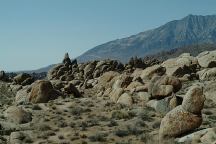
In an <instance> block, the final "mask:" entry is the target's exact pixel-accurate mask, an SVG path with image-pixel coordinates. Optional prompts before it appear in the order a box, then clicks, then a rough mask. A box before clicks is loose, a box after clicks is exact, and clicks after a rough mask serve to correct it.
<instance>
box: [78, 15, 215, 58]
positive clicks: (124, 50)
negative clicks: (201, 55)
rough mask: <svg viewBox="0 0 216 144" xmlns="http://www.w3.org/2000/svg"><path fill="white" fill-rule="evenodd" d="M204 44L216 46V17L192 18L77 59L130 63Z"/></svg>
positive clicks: (113, 44)
mask: <svg viewBox="0 0 216 144" xmlns="http://www.w3.org/2000/svg"><path fill="white" fill-rule="evenodd" d="M202 43H216V15H208V16H196V15H189V16H187V17H185V18H183V19H181V20H174V21H171V22H168V23H166V24H165V25H162V26H160V27H158V28H156V29H152V30H149V31H145V32H141V33H139V34H137V35H133V36H130V37H127V38H123V39H117V40H114V41H110V42H108V43H105V44H102V45H99V46H96V47H95V48H93V49H90V50H89V51H87V52H85V53H84V54H83V55H81V56H79V57H78V58H77V59H78V61H79V62H85V61H90V60H95V59H107V58H110V59H117V60H120V61H122V62H127V61H128V60H129V59H130V57H132V56H138V57H144V56H146V55H150V54H155V53H158V52H160V51H169V50H172V49H175V48H179V47H184V46H188V45H193V44H202Z"/></svg>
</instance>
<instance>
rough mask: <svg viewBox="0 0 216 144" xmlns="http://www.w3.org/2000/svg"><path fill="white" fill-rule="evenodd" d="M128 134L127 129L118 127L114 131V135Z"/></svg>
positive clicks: (122, 135)
mask: <svg viewBox="0 0 216 144" xmlns="http://www.w3.org/2000/svg"><path fill="white" fill-rule="evenodd" d="M129 134H130V133H129V132H128V131H127V130H121V129H118V130H116V131H115V135H116V136H118V137H125V136H128V135H129Z"/></svg>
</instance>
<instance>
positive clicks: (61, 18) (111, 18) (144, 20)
mask: <svg viewBox="0 0 216 144" xmlns="http://www.w3.org/2000/svg"><path fill="white" fill-rule="evenodd" d="M215 4H216V1H211V0H208V1H201V0H190V1H172V0H167V1H162V0H157V1H156V0H153V1H143V0H135V1H132V0H118V1H115V0H109V1H108V0H107V1H101V0H91V1H85V0H71V1H70V0H63V1H59V0H46V1H42V0H37V1H33V0H20V1H15V0H10V1H1V2H0V19H1V23H0V27H1V29H0V32H1V36H0V49H1V51H0V70H5V71H20V70H33V69H38V68H41V67H44V66H48V65H50V64H54V63H59V62H61V60H62V59H63V56H64V53H65V52H68V53H69V55H70V57H71V58H75V57H77V56H79V55H81V54H82V53H84V52H85V51H87V50H89V49H91V48H93V47H95V46H97V45H100V44H103V43H105V42H108V41H111V40H115V39H118V38H123V37H128V36H130V35H134V34H137V33H139V32H142V31H145V30H149V29H153V28H156V27H158V26H161V25H163V24H165V23H166V22H169V21H172V20H176V19H181V18H183V17H185V16H187V15H189V14H193V15H214V14H216V10H215Z"/></svg>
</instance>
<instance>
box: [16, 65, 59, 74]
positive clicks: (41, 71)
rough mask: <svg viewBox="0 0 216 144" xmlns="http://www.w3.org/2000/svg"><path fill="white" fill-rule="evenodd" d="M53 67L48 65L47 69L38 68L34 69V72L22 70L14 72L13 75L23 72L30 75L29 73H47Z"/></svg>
mask: <svg viewBox="0 0 216 144" xmlns="http://www.w3.org/2000/svg"><path fill="white" fill-rule="evenodd" d="M54 65H55V64H51V65H49V66H47V67H43V68H40V69H36V70H23V71H17V72H15V73H23V72H25V73H29V74H31V73H43V72H48V71H49V69H51V68H52V67H53V66H54Z"/></svg>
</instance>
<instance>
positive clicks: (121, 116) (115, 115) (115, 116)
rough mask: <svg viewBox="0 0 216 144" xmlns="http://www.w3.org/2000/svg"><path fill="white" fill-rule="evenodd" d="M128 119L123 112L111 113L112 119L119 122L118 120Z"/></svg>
mask: <svg viewBox="0 0 216 144" xmlns="http://www.w3.org/2000/svg"><path fill="white" fill-rule="evenodd" d="M129 118H130V115H129V114H128V113H127V112H125V111H120V110H117V111H113V112H112V119H117V120H120V119H129Z"/></svg>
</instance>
